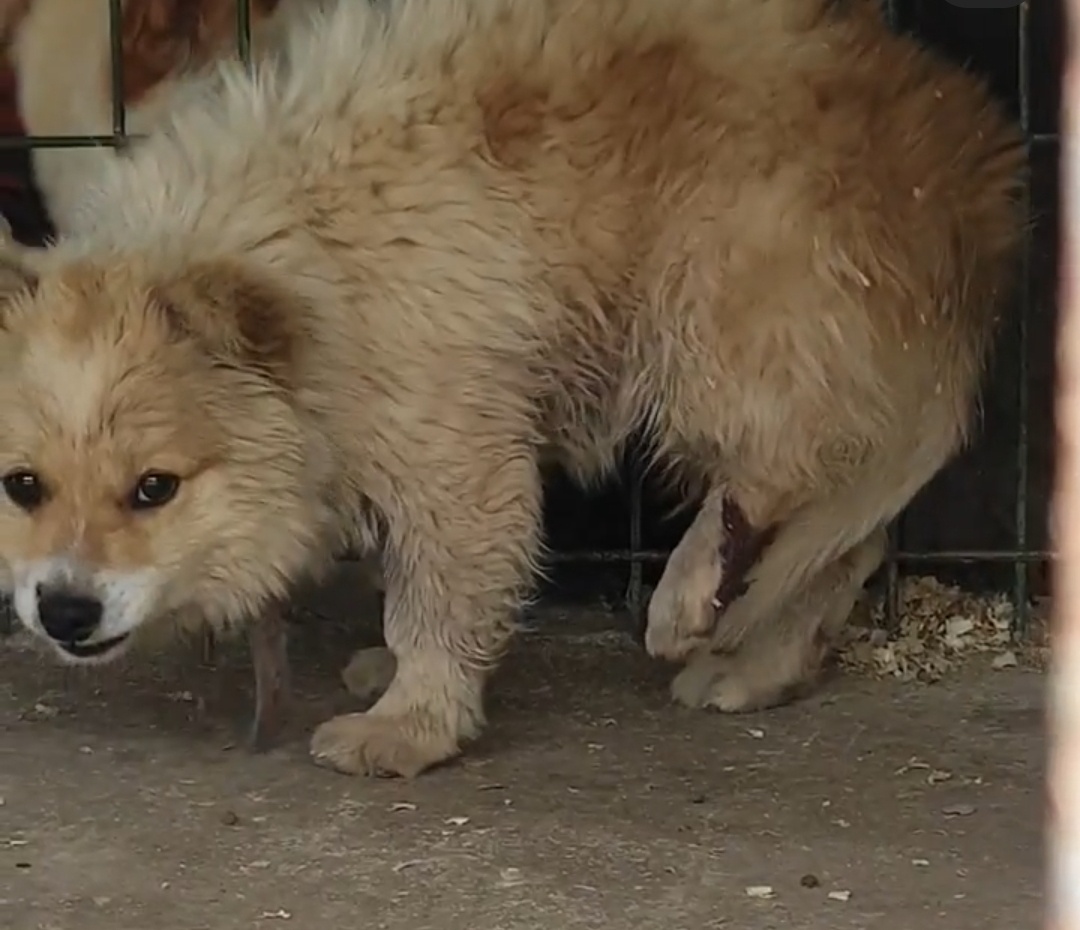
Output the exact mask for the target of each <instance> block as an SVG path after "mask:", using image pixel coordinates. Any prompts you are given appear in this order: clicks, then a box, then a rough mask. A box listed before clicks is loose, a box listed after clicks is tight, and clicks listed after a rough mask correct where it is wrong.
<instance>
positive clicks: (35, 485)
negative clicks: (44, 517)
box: [4, 468, 45, 510]
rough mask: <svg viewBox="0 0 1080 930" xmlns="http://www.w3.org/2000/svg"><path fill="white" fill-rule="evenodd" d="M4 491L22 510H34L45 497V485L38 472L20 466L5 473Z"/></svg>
mask: <svg viewBox="0 0 1080 930" xmlns="http://www.w3.org/2000/svg"><path fill="white" fill-rule="evenodd" d="M4 493H5V494H7V496H8V499H9V500H10V501H11V502H12V503H13V504H14V505H15V506H16V507H19V508H21V509H22V510H34V509H35V508H37V507H40V506H41V502H42V501H43V500H44V499H45V486H44V484H42V481H41V478H40V477H38V475H37V473H36V472H32V471H29V470H28V469H24V468H20V469H18V470H17V471H13V472H8V474H6V475H4Z"/></svg>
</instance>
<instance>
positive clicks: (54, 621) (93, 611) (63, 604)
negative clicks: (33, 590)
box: [38, 588, 102, 643]
mask: <svg viewBox="0 0 1080 930" xmlns="http://www.w3.org/2000/svg"><path fill="white" fill-rule="evenodd" d="M101 612H102V608H101V601H99V600H98V599H97V598H94V597H86V596H84V595H82V594H72V593H70V592H68V591H49V590H43V589H41V588H38V617H39V618H40V619H41V625H42V627H44V629H45V632H46V633H48V634H49V635H50V636H51V637H52V638H53V639H55V640H56V641H57V642H59V643H81V642H82V641H83V640H85V639H89V638H90V636H92V635H93V633H94V630H96V629H97V628H98V625H99V624H100V623H101Z"/></svg>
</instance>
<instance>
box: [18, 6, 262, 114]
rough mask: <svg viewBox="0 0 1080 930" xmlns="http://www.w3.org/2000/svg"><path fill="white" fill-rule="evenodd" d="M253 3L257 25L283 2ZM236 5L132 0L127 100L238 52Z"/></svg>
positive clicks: (125, 45) (126, 39)
mask: <svg viewBox="0 0 1080 930" xmlns="http://www.w3.org/2000/svg"><path fill="white" fill-rule="evenodd" d="M3 2H6V0H0V3H3ZM24 2H25V0H24ZM241 2H243V0H241ZM248 2H249V3H250V7H249V9H250V11H251V22H252V23H253V24H254V23H255V22H257V21H258V20H260V19H262V18H265V17H266V16H269V15H270V14H271V13H273V11H274V10H275V9H276V8H277V5H278V3H279V2H280V0H248ZM236 4H237V0H127V2H126V3H125V4H124V12H123V19H122V21H121V24H120V45H121V48H122V49H123V57H124V102H125V103H127V104H129V105H130V104H134V103H137V102H138V101H139V100H140V99H141V98H142V97H143V96H144V95H145V94H146V93H148V92H149V91H150V90H151V89H152V88H153V87H154V86H156V85H157V84H158V83H159V82H161V81H162V80H164V79H165V78H166V77H168V76H170V75H174V74H176V73H178V72H180V71H183V70H184V69H186V68H188V67H189V66H193V65H199V64H203V63H205V62H207V61H209V60H210V59H212V58H216V57H225V56H228V55H229V54H234V53H236V52H237V50H238V42H239V38H238V36H239V34H238V31H237V11H236Z"/></svg>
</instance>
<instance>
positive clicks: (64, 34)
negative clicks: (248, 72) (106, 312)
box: [0, 0, 367, 230]
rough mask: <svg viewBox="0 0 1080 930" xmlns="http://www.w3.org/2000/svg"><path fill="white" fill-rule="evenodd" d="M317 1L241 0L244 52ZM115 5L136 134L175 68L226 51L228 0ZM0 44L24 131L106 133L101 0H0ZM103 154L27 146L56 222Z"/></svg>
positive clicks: (168, 87) (177, 73) (104, 8)
mask: <svg viewBox="0 0 1080 930" xmlns="http://www.w3.org/2000/svg"><path fill="white" fill-rule="evenodd" d="M324 2H336V0H251V7H250V9H251V22H252V35H251V38H252V53H253V54H254V55H255V56H257V57H262V56H265V55H267V54H269V53H271V52H272V51H273V50H274V49H275V48H276V47H277V46H278V45H279V43H280V40H281V39H280V37H281V35H282V34H283V33H284V32H285V31H286V30H288V28H289V27H290V25H291V22H292V18H293V17H294V16H296V15H306V14H307V11H308V9H314V8H315V7H316V6H317V5H321V4H322V3H324ZM343 2H359V3H364V2H367V0H343ZM122 11H123V18H122V20H121V22H120V23H119V27H120V45H121V59H122V62H123V65H122V69H123V85H122V91H123V94H122V97H123V103H124V107H125V114H126V120H125V129H126V131H127V132H128V133H131V134H134V135H139V134H141V133H145V132H148V131H149V130H150V129H151V128H152V126H153V125H154V123H155V122H156V120H158V119H160V118H161V115H162V113H164V112H167V110H168V108H169V107H170V106H172V104H173V102H174V96H175V92H176V88H177V81H178V80H179V79H180V78H182V77H183V76H185V75H188V74H190V73H191V72H194V71H198V70H200V69H205V67H206V66H207V65H208V64H210V63H211V62H213V61H215V60H216V59H218V58H220V57H222V56H227V55H233V54H235V53H236V50H237V45H238V39H237V30H236V22H237V17H236V0H123V3H122ZM0 45H2V46H3V48H4V49H5V51H6V57H7V58H8V60H9V61H10V63H11V66H12V68H13V69H14V72H15V77H16V80H17V86H18V101H19V113H20V116H21V118H22V121H23V125H24V126H25V127H26V131H27V132H28V133H29V134H30V135H32V136H86V135H89V136H107V135H111V134H112V132H113V110H112V58H111V48H110V37H109V3H108V0H0ZM113 157H114V154H113V151H112V150H111V149H109V148H93V149H86V148H78V149H76V148H36V149H34V151H33V153H32V159H33V163H34V171H35V175H36V179H37V182H38V187H39V188H40V190H41V194H42V198H43V200H44V202H45V206H46V208H47V209H48V211H49V216H50V218H51V219H52V220H53V223H54V224H55V225H56V227H57V228H58V229H60V230H63V229H66V228H67V226H68V221H69V217H70V216H71V215H72V213H73V212H74V211H75V209H76V205H77V204H78V202H79V200H80V199H81V197H82V195H83V191H84V189H85V187H86V186H87V185H88V184H90V183H92V178H93V176H94V174H95V173H96V172H97V171H98V170H100V166H101V164H102V162H104V161H106V160H108V159H111V158H113Z"/></svg>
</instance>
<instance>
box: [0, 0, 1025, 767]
mask: <svg viewBox="0 0 1080 930" xmlns="http://www.w3.org/2000/svg"><path fill="white" fill-rule="evenodd" d="M288 55H289V58H290V60H291V61H292V63H293V66H292V67H290V68H289V69H287V71H282V72H277V73H275V74H273V75H270V74H264V75H263V79H260V80H256V81H252V80H250V79H249V78H248V77H247V76H246V75H245V74H244V73H243V71H242V70H241V69H239V68H236V69H235V71H233V72H228V69H226V74H225V76H224V77H221V78H219V81H218V84H217V85H216V89H215V91H214V93H212V94H209V93H208V94H207V96H206V97H205V98H204V99H202V100H201V101H199V100H196V101H195V103H194V104H193V105H192V106H191V107H188V108H186V109H185V110H184V111H183V112H182V113H176V114H174V115H173V116H171V117H170V118H169V119H167V120H165V122H164V124H163V126H162V128H161V129H160V131H158V132H156V133H155V134H154V135H152V136H151V137H150V138H149V139H147V140H146V141H145V142H144V143H143V144H142V145H140V146H139V147H138V148H137V149H136V150H135V151H133V153H132V155H131V158H130V159H128V160H124V161H116V162H114V163H112V165H111V167H110V168H109V170H107V171H105V172H104V173H103V177H102V180H101V182H100V184H99V190H98V192H97V194H96V195H95V198H94V201H93V212H94V216H95V222H94V223H93V224H88V225H87V226H85V227H80V228H79V229H78V230H77V231H76V232H75V233H73V234H71V235H69V236H67V237H63V238H62V239H61V240H60V242H59V243H58V244H57V245H56V246H55V247H54V248H52V249H50V250H49V251H48V252H46V253H44V255H42V256H41V257H40V259H38V260H36V262H35V264H36V266H37V267H36V272H35V274H36V279H37V283H36V285H35V286H33V287H15V288H13V289H12V293H13V296H12V297H11V298H10V299H9V301H8V303H7V306H6V309H5V310H4V312H3V316H2V323H3V325H2V328H0V351H2V352H3V353H4V354H5V355H6V357H7V358H8V359H9V362H8V364H5V365H4V366H2V367H0V474H8V475H10V474H12V473H13V471H18V470H20V469H21V470H24V471H26V470H30V471H33V472H34V473H35V474H38V475H40V477H41V480H42V481H44V482H45V484H46V486H47V487H48V489H49V496H48V497H47V498H45V499H43V501H42V502H41V503H40V505H39V506H35V507H31V508H27V507H22V508H20V507H19V506H17V505H16V504H15V503H12V502H7V503H4V502H0V561H3V562H4V563H6V564H7V565H24V566H25V565H44V564H49V565H51V564H53V563H52V562H50V561H49V560H52V559H56V558H61V557H62V558H65V559H68V560H74V564H77V566H78V571H79V572H80V573H81V574H82V575H84V576H85V577H86V578H88V579H91V584H92V585H96V587H95V588H94V590H98V591H101V590H106V588H105V587H104V586H105V585H106V582H107V581H111V580H112V579H114V578H115V577H116V573H117V572H120V573H123V576H124V577H125V578H126V579H128V581H129V582H131V583H132V584H134V581H133V579H140V580H142V579H147V578H152V579H153V581H152V584H151V585H150V586H151V587H152V592H151V593H150V594H148V595H147V596H146V599H145V601H144V602H142V604H143V606H144V608H145V609H144V610H143V612H142V613H141V614H140V615H139V616H137V617H136V616H135V615H134V614H133V613H125V614H123V619H114V620H112V621H109V622H111V623H112V624H113V625H112V626H111V627H110V629H112V630H115V629H120V628H128V627H130V628H131V629H133V630H135V631H137V630H138V628H139V627H140V626H146V625H151V624H153V623H154V622H155V621H156V620H157V619H158V618H159V617H161V616H162V615H163V614H165V613H167V612H168V611H170V610H173V609H178V608H184V607H195V608H197V609H198V610H199V611H201V612H202V613H203V614H204V615H205V616H206V617H207V618H208V619H209V620H210V621H211V622H214V623H219V624H228V623H242V622H244V621H245V619H246V618H248V617H250V616H251V615H253V614H254V613H255V612H257V611H258V610H259V609H260V608H261V606H262V605H263V604H265V603H267V602H269V601H271V600H273V599H275V598H278V597H280V596H281V595H282V594H283V592H287V591H288V589H289V588H290V586H291V585H292V584H293V583H294V582H296V581H297V580H298V579H300V578H303V577H306V576H308V575H310V574H311V573H314V572H317V571H319V570H320V569H321V568H323V567H325V566H326V565H327V564H328V563H329V562H330V560H331V558H332V556H333V555H334V554H335V553H336V552H338V551H340V549H341V547H343V546H344V545H346V544H354V543H360V544H365V543H366V544H372V545H373V544H375V543H377V544H378V545H379V546H380V547H381V552H382V554H383V557H384V563H385V567H386V584H387V592H386V610H387V616H386V621H385V631H386V637H387V642H388V645H389V647H390V649H391V651H392V652H393V654H394V658H395V660H396V662H395V664H394V677H393V680H392V682H391V683H390V685H389V688H388V689H387V690H386V692H385V694H383V696H382V697H381V698H380V700H379V701H378V703H377V704H376V705H375V707H374V708H373V709H372V710H371V711H370V712H369V713H367V714H364V715H352V716H346V717H341V718H337V719H335V720H332V721H330V722H328V723H327V724H325V725H324V726H323V727H321V728H320V729H319V730H318V731H317V733H316V734H315V737H314V740H313V744H312V751H313V753H314V755H315V757H316V758H317V759H318V760H319V761H320V762H321V763H323V764H327V765H331V766H333V767H335V768H338V769H341V770H343V771H350V772H361V771H368V772H373V771H377V772H388V773H396V774H415V773H416V772H419V771H421V770H423V769H425V768H427V767H428V766H431V765H433V764H436V763H438V762H440V761H443V760H445V759H447V758H449V757H451V756H453V755H454V754H455V753H457V752H458V751H459V749H460V747H461V745H462V743H463V742H464V741H466V740H468V739H470V738H472V737H475V736H476V735H477V733H478V732H479V730H480V728H481V726H482V723H483V716H484V715H483V702H482V692H483V686H484V682H485V681H486V679H487V675H488V672H489V671H490V669H491V667H492V666H493V665H494V664H495V663H496V662H497V661H498V658H499V656H500V655H501V653H502V651H503V649H504V648H505V647H506V644H507V642H508V639H509V637H510V635H511V632H512V630H513V627H514V623H515V611H516V609H517V607H518V606H519V604H520V603H521V601H522V599H523V598H524V597H525V596H526V595H527V592H528V590H529V585H530V581H531V579H532V578H533V576H534V573H535V571H536V569H537V566H538V564H539V563H540V562H541V561H542V556H543V546H542V537H541V482H540V476H539V471H540V469H539V464H538V463H539V457H540V454H541V450H543V449H553V450H554V451H555V453H556V454H557V455H558V456H559V458H560V459H561V460H562V461H563V463H564V464H565V465H566V466H567V467H568V468H569V469H570V470H571V471H572V473H574V474H575V475H577V476H578V477H580V478H582V479H583V480H588V479H590V478H592V477H595V476H596V475H598V474H600V473H603V472H604V471H606V470H610V469H611V468H613V467H614V463H615V461H616V459H617V456H618V455H619V453H620V451H621V449H622V447H623V444H624V443H625V441H626V439H627V437H628V436H630V435H631V434H633V433H634V432H635V431H637V430H644V431H645V432H646V433H647V435H648V437H649V438H650V440H651V441H652V444H653V447H654V449H655V456H656V461H657V464H658V466H663V467H665V468H668V469H670V470H671V471H673V472H674V473H676V474H677V475H678V476H679V477H681V478H683V479H684V480H685V481H686V482H687V483H688V484H689V485H692V486H695V487H698V488H700V489H702V490H703V492H704V495H705V502H704V504H703V506H702V507H701V509H700V512H699V513H698V515H697V517H696V519H695V521H694V524H693V525H692V526H691V528H690V530H689V531H688V532H687V534H686V536H685V537H684V539H683V540H682V542H681V543H680V545H679V546H678V548H677V549H676V551H675V553H674V554H673V556H672V558H671V560H670V561H669V563H668V566H667V568H666V570H665V574H664V577H663V578H662V580H661V582H660V585H659V587H658V589H657V591H656V593H655V595H654V597H653V599H652V602H651V604H650V608H649V628H648V633H647V645H648V648H649V649H650V651H651V652H652V653H653V654H655V655H658V656H663V657H666V658H669V659H672V660H676V661H681V662H683V663H685V664H686V669H685V670H684V672H683V674H682V675H680V676H679V679H677V681H676V684H675V686H674V694H675V696H676V697H677V698H678V699H680V700H683V701H685V702H687V703H691V704H694V705H695V706H713V707H717V708H719V709H721V710H725V711H736V710H745V709H750V708H754V707H762V706H768V705H770V704H773V703H776V702H777V701H780V700H783V699H785V697H786V696H790V695H791V694H793V693H797V692H798V691H799V690H800V689H804V688H805V687H806V686H808V684H809V683H810V682H811V681H812V680H813V678H814V676H815V675H816V672H817V669H818V667H819V666H820V661H821V658H822V656H823V654H824V653H825V652H826V651H827V645H828V640H829V637H830V635H831V634H832V633H834V632H835V628H836V627H837V625H839V624H841V623H843V621H844V618H845V617H846V615H847V611H848V609H850V605H851V603H852V601H853V600H854V597H855V595H856V593H857V591H858V589H859V587H860V586H861V584H862V582H863V580H864V579H865V577H866V576H867V574H868V573H869V572H870V571H872V570H873V567H874V566H875V565H876V564H877V563H878V561H880V557H881V546H882V538H883V532H884V527H885V525H886V524H887V523H888V521H889V520H890V519H891V518H892V517H893V516H894V515H895V514H896V513H897V512H898V511H899V510H900V509H901V508H902V507H903V506H904V505H905V504H906V503H907V502H908V501H909V500H910V499H911V497H912V496H913V495H914V494H915V492H916V491H917V490H918V489H919V488H920V487H922V486H923V485H924V484H925V483H926V481H928V480H929V479H930V478H931V477H932V476H933V475H934V474H935V473H936V471H937V470H938V469H939V468H940V467H941V466H942V464H943V463H944V462H945V461H947V460H948V458H949V457H950V456H951V455H953V454H954V453H955V452H956V451H957V450H958V449H959V448H960V446H961V445H962V444H963V442H964V440H965V437H966V435H967V430H968V428H969V425H970V422H971V417H972V414H973V412H974V409H975V405H976V402H977V395H978V388H979V383H980V379H981V375H982V371H983V367H984V364H985V361H986V357H987V353H988V351H989V346H990V343H991V340H992V336H993V334H994V331H995V325H996V321H997V318H998V314H999V312H1000V306H1001V301H1002V300H1003V299H1004V298H1005V297H1006V296H1007V294H1008V292H1009V289H1010V287H1011V285H1012V282H1013V278H1014V271H1015V267H1014V265H1015V262H1014V259H1015V258H1016V256H1017V254H1018V249H1019V247H1020V242H1021V239H1022V235H1021V232H1022V229H1023V225H1024V222H1025V218H1024V216H1023V213H1022V207H1021V202H1022V198H1020V196H1019V195H1020V192H1021V190H1022V185H1023V174H1024V150H1023V145H1022V141H1021V137H1020V135H1019V133H1018V131H1017V128H1016V127H1015V126H1014V125H1013V124H1012V123H1011V122H1010V121H1009V119H1008V118H1007V117H1006V116H1005V115H1004V114H1003V112H1002V110H1001V108H1000V107H999V106H998V105H997V104H996V103H995V102H994V101H993V100H992V99H991V97H990V96H989V94H988V92H987V90H986V89H985V88H984V87H983V85H982V84H981V83H980V82H979V81H977V80H976V79H975V78H973V77H971V76H970V75H968V74H965V73H964V72H963V71H962V70H961V69H959V68H957V67H954V66H953V65H951V64H948V63H946V62H945V61H943V60H941V59H939V58H937V57H936V56H935V55H934V54H933V53H932V52H930V51H927V50H924V49H922V48H920V47H919V46H918V45H917V44H916V43H915V42H913V41H912V40H910V39H909V38H905V37H901V36H896V35H894V34H892V33H891V32H890V31H889V30H888V29H887V28H886V27H885V25H884V24H883V23H882V22H881V21H880V18H879V17H878V15H877V14H876V12H873V7H872V4H871V0H866V2H865V3H856V4H849V5H847V6H845V7H843V8H833V7H832V6H821V7H819V6H816V5H815V4H813V3H810V2H808V0H767V2H762V0H684V2H681V3H678V4H671V3H664V2H658V0H591V2H588V3H582V2H577V0H401V2H399V3H395V4H392V5H390V6H389V7H388V8H387V9H379V10H376V9H369V8H368V7H367V5H365V4H340V5H338V6H337V7H335V8H333V9H331V10H330V11H329V12H328V13H327V14H326V17H325V19H323V20H320V21H319V22H317V23H316V24H314V25H313V26H312V28H311V29H310V31H304V30H298V31H296V32H295V33H294V34H292V36H291V38H290V45H289V49H288ZM155 469H159V470H164V469H168V470H170V472H171V473H172V474H175V475H176V476H177V477H178V479H179V482H180V483H179V485H178V491H177V493H176V495H175V498H173V499H170V500H169V501H168V502H167V503H166V504H165V505H163V506H161V507H157V508H153V509H149V510H142V511H139V512H132V511H131V508H130V507H127V506H126V504H125V502H126V501H129V500H130V493H131V489H132V486H133V484H134V483H136V482H137V481H138V480H139V477H140V475H144V474H145V473H146V472H147V471H148V470H155ZM734 537H740V538H738V539H736V538H734ZM744 543H745V544H746V545H749V546H750V547H751V548H750V550H749V551H751V552H752V553H754V554H755V556H756V559H748V558H747V557H746V555H745V552H746V550H745V549H744V548H742V546H743V544H744ZM740 553H741V554H740ZM732 573H734V574H737V575H745V577H742V578H735V579H732V578H731V577H729V575H730V574H732ZM35 577H36V576H35ZM140 590H141V589H140ZM21 603H23V604H25V603H26V602H25V595H24V600H23V601H22V602H21ZM20 612H21V616H22V619H23V620H24V622H26V623H27V624H28V625H30V626H35V617H34V614H33V610H32V609H31V608H30V607H25V606H24V607H23V608H21V609H20ZM99 635H101V634H97V633H94V634H91V636H90V641H91V642H93V641H94V639H95V637H96V636H99ZM58 648H61V647H58ZM376 664H378V663H376Z"/></svg>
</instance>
